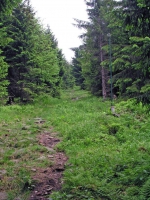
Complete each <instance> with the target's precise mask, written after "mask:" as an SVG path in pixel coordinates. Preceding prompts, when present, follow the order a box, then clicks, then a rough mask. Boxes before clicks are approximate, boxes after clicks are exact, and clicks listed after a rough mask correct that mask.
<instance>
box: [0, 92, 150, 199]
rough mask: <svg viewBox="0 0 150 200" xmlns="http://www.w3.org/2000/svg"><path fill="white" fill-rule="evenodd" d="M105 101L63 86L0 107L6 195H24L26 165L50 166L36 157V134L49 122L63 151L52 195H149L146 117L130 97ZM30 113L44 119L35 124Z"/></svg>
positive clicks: (0, 162)
mask: <svg viewBox="0 0 150 200" xmlns="http://www.w3.org/2000/svg"><path fill="white" fill-rule="evenodd" d="M115 108H116V112H117V113H118V114H120V117H114V116H113V115H112V114H111V112H110V102H109V101H105V102H103V101H102V99H100V98H97V97H93V96H91V95H90V94H88V92H86V91H81V90H77V89H76V90H68V91H65V92H63V94H62V98H61V99H55V98H50V97H48V96H42V97H39V98H38V99H37V100H36V101H35V102H34V103H33V105H26V106H25V105H23V106H19V105H13V106H8V107H0V122H1V123H0V145H1V149H2V150H1V151H0V154H1V157H0V158H1V159H0V170H6V174H4V181H3V182H2V183H1V185H0V186H1V188H2V189H3V190H5V191H8V194H9V200H14V199H15V198H16V197H17V196H19V197H21V199H24V200H27V199H28V194H29V193H30V191H29V189H28V188H25V186H26V185H28V187H29V188H30V186H31V185H32V184H33V183H32V178H31V177H32V176H31V175H32V173H31V171H32V170H31V169H32V168H34V167H35V166H39V167H45V166H51V165H52V163H49V162H48V161H46V160H45V162H43V161H42V162H41V163H40V161H39V160H38V158H39V157H40V155H41V152H42V153H43V154H44V155H47V153H48V152H47V150H46V148H45V147H42V146H40V145H38V141H37V135H38V134H40V133H41V132H42V131H44V130H48V129H50V127H53V128H54V131H56V132H58V135H59V137H61V138H62V142H61V143H59V144H58V145H57V149H58V150H59V151H64V152H65V153H66V155H67V156H68V158H69V159H68V162H67V163H66V167H65V171H64V176H63V182H64V184H63V186H62V189H61V190H60V191H59V192H54V193H53V194H52V195H51V197H50V198H52V199H53V200H57V199H61V200H70V199H72V200H81V199H82V200H84V199H88V200H104V199H106V200H107V199H108V200H147V199H149V198H150V192H149V191H150V178H149V176H150V119H149V115H148V113H146V109H145V108H143V107H142V106H141V105H135V104H134V102H133V101H129V100H128V101H127V102H123V101H121V102H116V103H115ZM35 118H42V119H44V120H45V121H46V122H45V124H43V125H42V126H38V125H37V124H35Z"/></svg>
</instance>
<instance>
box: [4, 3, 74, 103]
mask: <svg viewBox="0 0 150 200" xmlns="http://www.w3.org/2000/svg"><path fill="white" fill-rule="evenodd" d="M15 2H16V3H15ZM0 4H1V5H0V6H1V7H0V11H1V15H0V17H1V23H0V63H1V64H0V72H1V73H0V97H1V98H6V97H7V96H10V97H15V98H19V99H20V100H21V101H29V100H32V99H33V98H34V97H36V96H38V95H39V94H44V93H47V94H50V95H51V96H53V97H56V96H57V97H59V96H60V90H61V89H62V88H63V89H64V88H67V87H72V86H73V84H74V79H73V77H72V75H71V73H70V72H71V66H70V64H69V63H68V62H67V60H66V59H65V57H64V55H63V53H62V50H61V49H59V48H58V42H57V39H56V38H55V36H54V34H53V33H52V31H51V29H50V27H49V26H47V28H44V27H43V25H42V24H41V23H40V20H38V19H37V18H36V17H35V11H34V10H33V8H32V6H31V5H30V1H29V0H25V1H22V2H19V1H9V0H8V1H4V2H3V1H2V2H1V3H0Z"/></svg>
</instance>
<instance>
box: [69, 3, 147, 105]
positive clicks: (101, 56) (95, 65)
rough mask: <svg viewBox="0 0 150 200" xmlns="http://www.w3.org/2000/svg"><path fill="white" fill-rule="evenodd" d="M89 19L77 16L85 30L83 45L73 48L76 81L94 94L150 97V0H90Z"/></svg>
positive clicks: (143, 100)
mask: <svg viewBox="0 0 150 200" xmlns="http://www.w3.org/2000/svg"><path fill="white" fill-rule="evenodd" d="M85 2H86V5H87V12H88V16H89V21H88V22H86V21H81V20H79V19H76V20H75V21H76V22H75V25H76V26H77V27H78V28H82V29H84V30H85V32H84V34H82V35H80V37H81V38H82V39H83V45H81V46H80V47H79V48H75V49H73V50H74V51H75V57H74V58H73V74H74V76H75V78H76V84H77V85H80V86H81V88H86V89H88V90H90V91H91V92H92V94H94V95H98V96H103V98H104V99H105V98H107V97H109V96H110V90H111V81H112V90H113V94H115V95H116V96H119V97H122V98H135V99H136V100H137V101H142V102H143V103H146V104H147V103H149V101H150V98H149V94H150V79H149V78H150V77H149V76H150V75H149V70H150V67H149V66H150V20H149V18H150V1H148V0H126V1H123V0H120V1H114V0H108V1H107V0H105V1H102V0H86V1H85Z"/></svg>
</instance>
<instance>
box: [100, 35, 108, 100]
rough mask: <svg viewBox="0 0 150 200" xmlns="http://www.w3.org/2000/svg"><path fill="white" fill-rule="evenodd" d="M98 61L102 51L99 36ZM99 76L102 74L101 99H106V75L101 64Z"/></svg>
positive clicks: (101, 57)
mask: <svg viewBox="0 0 150 200" xmlns="http://www.w3.org/2000/svg"><path fill="white" fill-rule="evenodd" d="M99 43H100V62H102V61H103V51H102V37H101V36H100V40H99ZM101 76H102V95H103V99H104V100H105V99H106V96H107V92H106V77H105V69H104V67H103V66H101Z"/></svg>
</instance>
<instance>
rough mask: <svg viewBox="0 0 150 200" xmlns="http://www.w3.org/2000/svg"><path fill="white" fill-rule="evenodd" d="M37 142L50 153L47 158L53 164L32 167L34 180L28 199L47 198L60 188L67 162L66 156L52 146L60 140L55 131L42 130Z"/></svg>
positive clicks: (41, 199)
mask: <svg viewBox="0 0 150 200" xmlns="http://www.w3.org/2000/svg"><path fill="white" fill-rule="evenodd" d="M38 139H39V143H40V144H41V145H43V146H45V147H46V148H47V149H48V150H49V151H50V154H49V155H48V159H50V161H52V163H53V165H52V166H50V167H47V168H45V169H43V168H42V169H41V168H35V169H33V171H35V172H34V176H33V177H32V178H33V180H34V181H35V185H34V189H33V191H32V193H31V195H30V198H29V200H48V199H49V198H48V196H49V195H50V194H51V193H52V191H54V190H60V189H61V186H62V183H63V182H62V175H63V171H64V168H65V163H66V162H67V157H66V155H65V154H64V153H63V152H56V151H55V150H54V147H55V145H56V144H58V143H59V142H60V139H58V138H57V133H53V132H52V131H49V132H44V133H42V134H40V135H39V136H38Z"/></svg>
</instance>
